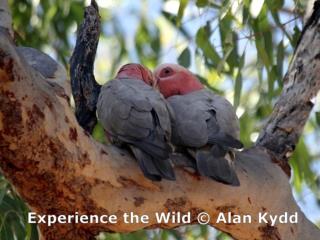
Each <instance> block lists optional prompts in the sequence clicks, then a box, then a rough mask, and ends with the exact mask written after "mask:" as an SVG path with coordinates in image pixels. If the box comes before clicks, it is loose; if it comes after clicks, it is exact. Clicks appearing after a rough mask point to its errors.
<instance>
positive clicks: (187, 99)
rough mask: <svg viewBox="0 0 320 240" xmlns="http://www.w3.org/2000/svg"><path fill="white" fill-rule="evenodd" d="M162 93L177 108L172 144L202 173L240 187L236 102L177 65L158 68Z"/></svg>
mask: <svg viewBox="0 0 320 240" xmlns="http://www.w3.org/2000/svg"><path fill="white" fill-rule="evenodd" d="M154 77H155V80H156V81H157V85H158V88H159V90H160V92H161V93H162V94H163V95H164V97H165V98H166V99H167V101H168V103H169V105H170V106H171V107H172V109H173V111H174V115H175V118H174V119H173V122H172V123H171V124H172V138H171V141H172V144H174V145H175V146H176V149H177V151H181V150H182V151H185V152H186V153H187V154H188V155H189V156H190V157H191V159H192V161H195V162H193V164H190V166H196V168H197V170H198V172H199V173H200V175H203V176H207V177H210V178H212V179H214V180H216V181H219V182H222V183H225V184H230V185H234V186H238V185H239V184H240V183H239V180H238V177H237V175H236V173H235V170H234V163H233V160H234V153H233V150H234V149H240V148H242V147H243V145H242V143H241V142H240V141H239V140H238V139H239V133H240V130H239V129H240V127H239V121H238V118H237V116H236V114H235V111H234V109H233V107H232V105H231V104H230V103H229V102H228V101H227V100H226V99H225V98H223V97H221V96H219V95H217V94H214V93H213V92H211V91H210V90H208V89H205V88H204V86H203V85H202V84H201V83H200V81H199V80H198V79H197V77H196V76H195V75H193V74H192V73H191V72H190V71H189V70H187V69H186V68H184V67H182V66H179V65H177V64H162V65H160V66H158V67H157V68H156V69H155V71H154Z"/></svg>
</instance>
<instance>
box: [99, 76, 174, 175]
mask: <svg viewBox="0 0 320 240" xmlns="http://www.w3.org/2000/svg"><path fill="white" fill-rule="evenodd" d="M152 92H154V91H153V89H152V88H151V87H149V86H148V85H146V84H145V83H144V82H142V81H141V80H133V79H130V80H129V79H121V80H112V81H110V82H108V83H107V84H106V85H104V86H103V87H102V89H101V93H100V96H99V99H98V104H97V114H98V119H99V120H100V122H101V124H102V125H103V127H104V129H105V130H106V131H107V132H108V133H109V134H110V135H111V136H112V137H114V138H116V139H118V140H120V141H122V142H124V143H127V144H130V145H131V146H133V147H134V148H138V150H136V149H134V148H132V150H133V153H134V154H135V156H136V158H139V159H138V162H139V165H140V167H141V169H142V171H144V173H145V175H146V176H147V177H149V178H150V179H152V180H156V179H158V178H160V179H161V177H164V178H167V179H170V180H173V179H174V173H173V170H172V167H171V165H170V162H169V161H168V160H167V159H168V158H169V153H170V152H171V147H170V145H169V144H168V140H169V139H168V136H167V132H166V129H164V128H162V125H161V123H160V119H162V118H166V117H167V118H168V119H169V115H168V113H167V112H165V113H166V115H164V116H162V112H161V111H160V110H162V109H166V106H165V105H164V104H163V106H162V105H161V103H159V102H157V101H156V98H157V95H158V94H157V93H156V92H154V93H155V94H152ZM159 109H160V110H159ZM167 121H169V120H167ZM167 128H169V129H170V126H167ZM150 159H151V160H150ZM150 164H152V166H153V167H150V166H149V165H150ZM148 166H149V167H148ZM148 169H149V170H150V171H149V172H146V171H147V170H148ZM154 169H157V171H158V175H157V176H156V175H155V174H154V171H155V170H154ZM168 169H169V170H168ZM164 172H165V173H166V174H164ZM150 175H152V176H154V177H153V178H151V177H150Z"/></svg>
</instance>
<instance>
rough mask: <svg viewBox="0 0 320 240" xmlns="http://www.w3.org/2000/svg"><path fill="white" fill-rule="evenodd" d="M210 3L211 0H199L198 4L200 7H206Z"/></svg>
mask: <svg viewBox="0 0 320 240" xmlns="http://www.w3.org/2000/svg"><path fill="white" fill-rule="evenodd" d="M208 4H209V0H197V1H196V6H197V7H199V8H202V7H206V6H208Z"/></svg>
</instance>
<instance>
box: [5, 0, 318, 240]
mask: <svg viewBox="0 0 320 240" xmlns="http://www.w3.org/2000/svg"><path fill="white" fill-rule="evenodd" d="M1 3H3V1H1ZM1 7H3V5H2V6H1ZM0 15H1V12H0ZM1 23H2V22H0V25H1ZM1 26H2V27H4V28H6V29H7V26H4V25H1ZM319 26H320V23H319V19H317V22H316V24H314V25H310V29H307V30H306V31H305V34H304V36H303V38H302V40H301V44H300V45H299V47H298V50H297V51H296V56H295V59H294V60H293V62H292V64H291V67H290V69H289V71H288V74H287V78H286V79H287V80H286V82H285V87H284V92H283V95H282V96H281V97H280V99H279V101H280V102H279V103H278V104H277V105H276V107H275V112H274V113H273V115H272V117H271V118H270V121H269V123H268V125H267V126H266V128H265V129H264V132H263V134H262V137H261V138H260V144H261V145H262V146H265V147H267V148H268V149H269V150H272V151H273V152H274V153H279V154H280V155H281V154H283V152H285V151H283V150H277V149H278V148H277V147H276V146H278V147H279V148H280V149H285V150H286V149H287V147H286V146H287V145H289V146H292V145H294V144H295V143H296V141H297V139H298V137H299V134H300V133H301V130H302V128H303V124H304V123H305V121H306V119H307V116H308V114H309V112H310V110H311V105H310V98H311V97H312V96H314V95H315V94H316V92H317V91H318V88H319V82H320V78H319V76H317V75H316V74H317V72H318V71H319V69H318V67H319V59H318V55H317V53H316V51H314V49H317V46H320V38H319V32H317V31H316V29H317V28H318V27H319ZM4 32H5V31H0V167H1V170H2V172H3V173H4V175H5V176H6V177H7V179H9V180H10V181H11V183H12V184H13V186H14V187H15V188H16V190H17V192H18V193H19V194H20V195H21V197H22V198H23V199H24V200H25V201H26V202H27V203H28V204H29V206H30V208H31V209H32V210H33V211H36V212H37V213H39V214H74V213H75V212H78V213H79V214H98V215H102V214H107V215H109V214H115V215H117V216H118V218H119V221H118V223H117V224H55V225H53V226H50V227H47V226H46V225H44V224H40V225H39V227H40V230H41V234H42V236H43V238H44V239H49V240H50V239H79V240H81V239H90V238H92V237H93V236H94V234H97V233H98V232H99V231H115V232H131V231H135V230H138V229H142V228H156V227H162V228H173V227H176V226H179V225H181V224H174V223H169V224H159V223H157V222H156V219H155V213H156V212H170V211H180V212H184V213H186V212H191V216H192V222H194V223H196V218H197V214H198V213H199V212H202V211H205V212H207V213H209V214H210V215H211V221H210V224H211V225H212V226H215V227H216V228H218V229H220V230H222V231H224V232H227V233H229V234H230V235H232V236H233V237H234V238H235V239H277V240H278V239H292V240H294V239H296V240H301V239H320V231H319V230H318V229H317V228H316V227H315V226H314V225H313V224H312V223H311V222H309V221H308V220H307V219H306V217H305V216H304V214H303V213H302V212H301V211H300V209H299V208H298V206H297V204H296V203H295V201H294V199H293V197H292V193H291V188H290V185H289V183H288V178H287V176H286V175H285V174H284V173H283V171H282V170H281V169H280V168H279V167H278V166H277V165H276V164H274V162H273V161H272V159H271V157H270V155H269V150H266V149H265V148H263V147H255V148H252V149H248V150H245V151H243V152H240V153H238V154H237V161H236V171H237V174H238V176H239V179H240V182H241V186H240V187H231V186H226V185H223V184H219V183H217V182H214V181H212V180H208V179H205V178H201V177H198V176H195V175H194V174H192V173H190V172H188V171H187V170H184V169H176V172H177V181H176V182H168V181H162V182H160V183H153V182H151V181H149V180H147V179H145V178H144V177H143V175H142V174H141V172H140V170H139V169H138V166H137V164H136V163H135V161H134V160H133V159H132V158H131V157H130V155H129V154H128V153H127V152H125V151H122V150H119V149H117V148H116V147H113V146H103V145H101V144H99V143H97V142H95V141H94V140H93V139H92V138H91V136H89V135H88V134H87V133H86V132H85V130H84V129H83V128H81V127H80V126H79V124H78V123H77V120H76V118H75V116H74V113H73V111H72V109H71V107H70V106H69V101H68V99H67V97H66V95H65V94H64V92H63V89H60V91H57V90H56V87H55V88H54V87H53V86H52V84H50V83H49V82H48V81H47V80H46V79H44V78H43V77H42V76H41V75H40V74H38V73H37V72H35V71H34V70H33V69H32V68H31V67H30V66H29V65H28V63H27V62H26V61H25V60H24V59H23V57H22V56H21V55H19V54H18V53H17V50H16V47H15V46H14V45H13V44H12V41H11V40H10V39H9V37H8V36H9V35H8V34H6V33H4ZM308 49H311V50H308ZM301 65H302V67H298V66H301ZM293 96H295V98H294V97H293ZM286 97H288V98H289V100H287V101H286V100H285V98H286ZM298 110H299V111H300V112H299V114H298V112H296V111H298ZM287 116H290V117H287ZM288 129H289V130H288ZM274 136H276V138H275V137H274ZM286 137H287V138H286ZM269 139H273V141H277V143H278V145H272V144H265V143H269V142H270V141H269ZM286 139H288V140H286ZM284 155H286V154H284ZM126 212H127V213H129V212H134V213H136V214H139V215H142V214H146V215H148V216H149V217H150V221H149V223H148V224H142V223H135V224H126V223H124V222H123V218H122V214H123V213H126ZM220 212H231V213H232V214H240V215H243V214H249V215H251V216H252V218H253V222H252V223H250V224H248V223H247V224H224V223H219V224H217V223H216V222H215V220H216V217H217V215H218V214H219V213H220ZM259 212H268V213H270V214H283V213H284V212H288V213H289V214H290V213H295V212H297V213H298V215H299V219H298V220H299V222H298V224H276V225H275V226H271V225H270V224H264V223H258V221H257V216H258V213H259Z"/></svg>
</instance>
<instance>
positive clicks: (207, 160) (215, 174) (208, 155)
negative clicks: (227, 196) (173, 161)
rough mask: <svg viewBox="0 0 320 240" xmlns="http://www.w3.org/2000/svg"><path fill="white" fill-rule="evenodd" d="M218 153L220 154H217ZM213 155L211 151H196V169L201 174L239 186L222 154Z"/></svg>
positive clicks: (233, 172)
mask: <svg viewBox="0 0 320 240" xmlns="http://www.w3.org/2000/svg"><path fill="white" fill-rule="evenodd" d="M219 155H220V154H219ZM219 155H218V156H215V155H214V154H213V152H212V151H202V150H199V151H197V154H196V161H197V169H198V171H199V173H200V175H202V176H207V177H210V178H212V179H214V180H216V181H218V182H221V183H224V184H229V185H232V186H240V182H239V179H238V177H237V175H236V172H235V170H234V168H233V167H232V166H231V165H230V164H229V162H228V160H227V159H225V158H224V156H219Z"/></svg>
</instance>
